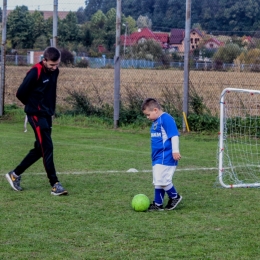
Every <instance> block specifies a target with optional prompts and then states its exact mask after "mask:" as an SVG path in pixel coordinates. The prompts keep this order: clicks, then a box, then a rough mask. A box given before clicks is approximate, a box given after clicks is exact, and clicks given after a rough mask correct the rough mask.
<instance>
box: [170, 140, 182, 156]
mask: <svg viewBox="0 0 260 260" xmlns="http://www.w3.org/2000/svg"><path fill="white" fill-rule="evenodd" d="M171 142H172V156H173V159H174V160H176V161H178V160H180V159H181V155H180V151H179V136H178V135H175V136H173V137H172V138H171Z"/></svg>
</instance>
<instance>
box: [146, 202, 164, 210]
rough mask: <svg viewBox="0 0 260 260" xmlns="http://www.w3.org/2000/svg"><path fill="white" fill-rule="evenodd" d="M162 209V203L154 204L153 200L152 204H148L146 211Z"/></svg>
mask: <svg viewBox="0 0 260 260" xmlns="http://www.w3.org/2000/svg"><path fill="white" fill-rule="evenodd" d="M162 210H164V209H163V205H160V206H158V205H156V204H155V202H153V204H150V206H149V208H148V211H162Z"/></svg>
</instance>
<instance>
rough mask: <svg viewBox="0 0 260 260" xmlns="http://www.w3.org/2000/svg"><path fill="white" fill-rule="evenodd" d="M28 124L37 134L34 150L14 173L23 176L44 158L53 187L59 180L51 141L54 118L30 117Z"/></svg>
mask: <svg viewBox="0 0 260 260" xmlns="http://www.w3.org/2000/svg"><path fill="white" fill-rule="evenodd" d="M28 122H29V123H30V125H31V127H32V129H33V131H34V133H35V138H36V141H35V143H34V148H33V149H32V150H30V151H29V153H28V154H27V155H26V156H25V158H24V159H23V160H22V162H21V163H20V164H19V165H18V166H17V167H16V168H15V169H14V172H15V173H16V174H17V175H20V174H22V173H23V172H24V171H25V170H26V169H27V168H29V167H30V166H31V165H32V164H34V163H35V162H36V161H38V160H39V159H40V158H41V157H42V158H43V165H44V167H45V170H46V173H47V176H48V178H49V181H50V184H51V186H53V185H54V184H55V183H56V182H58V178H57V175H56V170H55V166H54V162H53V143H52V139H51V129H52V118H51V116H49V117H39V116H29V115H28Z"/></svg>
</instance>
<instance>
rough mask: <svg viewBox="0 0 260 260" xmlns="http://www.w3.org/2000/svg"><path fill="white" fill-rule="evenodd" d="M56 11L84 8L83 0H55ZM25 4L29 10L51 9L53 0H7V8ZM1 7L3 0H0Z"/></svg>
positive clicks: (10, 8) (11, 8)
mask: <svg viewBox="0 0 260 260" xmlns="http://www.w3.org/2000/svg"><path fill="white" fill-rule="evenodd" d="M56 1H57V2H58V11H77V10H78V8H79V7H83V8H85V0H56ZM22 5H25V6H27V7H28V9H29V10H40V11H52V10H53V5H54V0H40V1H39V0H38V1H35V0H7V10H13V9H15V7H16V6H22ZM0 6H1V8H2V9H3V1H1V0H0Z"/></svg>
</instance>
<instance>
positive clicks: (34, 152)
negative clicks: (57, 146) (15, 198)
mask: <svg viewBox="0 0 260 260" xmlns="http://www.w3.org/2000/svg"><path fill="white" fill-rule="evenodd" d="M60 56H61V55H60V51H59V50H58V49H56V48H54V47H48V48H47V49H45V51H44V54H43V60H42V61H41V62H39V63H37V64H36V65H34V66H33V67H32V68H31V70H30V71H29V72H28V73H27V74H26V76H25V78H24V80H23V82H22V84H21V85H20V87H19V88H18V91H17V93H16V97H17V98H18V99H19V100H20V101H21V102H22V103H23V104H24V105H25V109H24V111H25V113H26V116H27V119H28V122H29V123H30V125H31V127H32V129H33V131H34V134H35V138H36V141H35V143H34V148H33V149H31V150H30V151H29V153H28V154H27V155H26V156H25V158H24V159H23V160H22V162H21V163H20V164H19V165H18V166H17V167H16V168H15V169H14V170H12V171H10V172H9V173H7V174H6V175H5V177H6V179H7V181H8V182H9V184H10V185H11V187H12V188H13V189H14V190H15V191H21V190H22V188H21V186H20V180H21V174H22V173H23V172H24V171H25V170H26V169H27V168H29V167H30V166H31V165H32V164H34V163H35V162H36V161H38V160H39V159H40V158H41V157H42V159H43V164H44V167H45V170H46V173H47V177H48V179H49V182H50V185H51V187H52V189H51V194H52V195H56V196H59V195H66V194H67V193H68V192H67V191H66V190H65V189H64V188H63V187H62V185H61V183H60V182H59V180H58V177H57V174H56V170H55V166H54V162H53V143H52V138H51V130H52V116H53V115H54V112H55V105H56V90H57V79H58V75H59V68H58V66H59V63H60Z"/></svg>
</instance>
